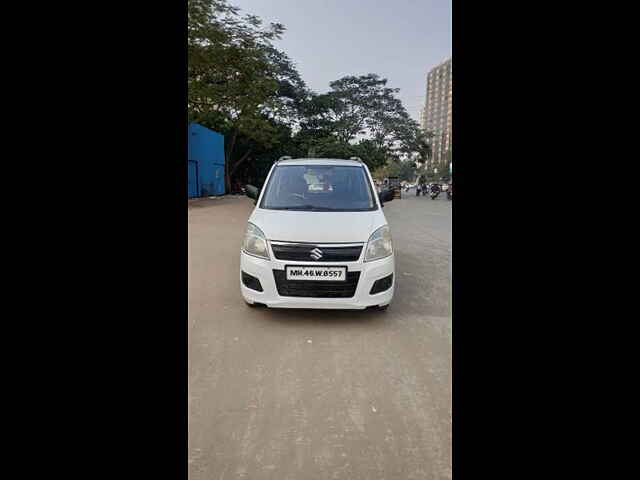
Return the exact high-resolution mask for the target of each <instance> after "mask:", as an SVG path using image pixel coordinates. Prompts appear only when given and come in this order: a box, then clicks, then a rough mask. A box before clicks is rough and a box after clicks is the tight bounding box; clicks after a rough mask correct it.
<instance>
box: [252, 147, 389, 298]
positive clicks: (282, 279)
mask: <svg viewBox="0 0 640 480" xmlns="http://www.w3.org/2000/svg"><path fill="white" fill-rule="evenodd" d="M283 158H284V159H281V160H279V161H278V162H276V163H275V164H274V165H273V167H272V168H271V170H270V172H269V175H268V176H267V179H266V182H265V187H264V188H263V189H262V190H261V191H260V190H258V189H257V188H256V187H253V186H251V185H247V196H249V197H250V198H253V199H254V200H256V207H255V208H254V210H253V212H252V213H251V216H250V217H249V222H248V225H247V231H246V234H245V238H244V242H243V245H242V249H241V253H240V289H241V292H242V296H243V297H244V299H245V301H246V302H247V304H248V305H250V306H255V305H266V306H267V307H278V308H328V309H364V308H367V307H374V308H375V307H377V308H379V309H385V308H386V307H387V306H388V305H389V304H390V303H391V300H392V298H393V293H394V288H395V281H394V273H395V261H394V255H393V245H392V241H391V232H390V231H389V226H388V225H387V220H386V218H385V216H384V213H382V205H383V202H385V201H390V200H392V198H393V191H392V190H387V191H383V192H382V193H380V194H378V193H377V191H376V187H375V184H374V182H373V179H372V178H371V174H370V172H369V169H368V168H367V166H366V165H365V164H364V163H363V162H362V161H361V160H360V159H358V158H355V157H354V158H352V159H350V160H339V159H324V158H313V159H291V158H290V157H283Z"/></svg>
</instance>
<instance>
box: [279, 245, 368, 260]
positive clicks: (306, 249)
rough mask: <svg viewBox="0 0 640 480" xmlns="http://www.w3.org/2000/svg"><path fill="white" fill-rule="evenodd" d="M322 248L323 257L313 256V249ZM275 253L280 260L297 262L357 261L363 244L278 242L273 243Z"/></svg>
mask: <svg viewBox="0 0 640 480" xmlns="http://www.w3.org/2000/svg"><path fill="white" fill-rule="evenodd" d="M316 248H318V249H320V251H321V255H322V256H321V257H319V256H318V255H314V256H313V257H312V256H311V254H312V250H315V249H316ZM271 249H272V250H273V255H274V256H275V257H276V258H277V259H278V260H293V261H296V262H316V261H318V262H356V261H358V259H359V258H360V252H362V245H356V246H349V247H340V246H335V247H318V246H317V245H314V244H308V245H303V244H290V245H284V244H276V243H271ZM318 257H319V258H318Z"/></svg>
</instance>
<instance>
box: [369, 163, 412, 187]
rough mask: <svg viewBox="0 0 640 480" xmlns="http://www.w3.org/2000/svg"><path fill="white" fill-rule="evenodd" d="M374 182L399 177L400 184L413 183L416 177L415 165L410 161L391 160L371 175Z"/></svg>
mask: <svg viewBox="0 0 640 480" xmlns="http://www.w3.org/2000/svg"><path fill="white" fill-rule="evenodd" d="M372 175H373V177H374V178H375V179H376V180H384V179H385V178H388V177H399V178H400V181H401V182H413V181H414V180H415V179H416V176H417V175H418V170H417V167H416V164H415V163H414V162H412V161H411V160H405V161H402V160H400V161H396V160H392V161H391V162H389V163H387V164H386V165H384V166H381V167H379V168H377V169H376V170H374V172H373V173H372Z"/></svg>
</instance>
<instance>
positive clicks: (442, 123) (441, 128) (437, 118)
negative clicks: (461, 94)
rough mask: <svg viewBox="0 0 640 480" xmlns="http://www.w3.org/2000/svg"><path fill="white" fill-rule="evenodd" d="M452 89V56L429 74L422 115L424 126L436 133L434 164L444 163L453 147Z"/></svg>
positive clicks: (434, 139)
mask: <svg viewBox="0 0 640 480" xmlns="http://www.w3.org/2000/svg"><path fill="white" fill-rule="evenodd" d="M451 91H452V76H451V58H447V59H445V60H444V61H443V62H442V63H440V64H439V65H436V66H435V67H433V68H432V69H431V70H430V71H429V73H428V74H427V96H426V100H425V108H424V111H423V113H422V115H421V120H422V122H421V123H422V128H423V129H424V130H425V131H428V132H433V133H434V137H433V142H432V147H433V161H434V164H441V165H442V164H444V163H445V162H446V159H447V153H448V152H449V150H450V149H451Z"/></svg>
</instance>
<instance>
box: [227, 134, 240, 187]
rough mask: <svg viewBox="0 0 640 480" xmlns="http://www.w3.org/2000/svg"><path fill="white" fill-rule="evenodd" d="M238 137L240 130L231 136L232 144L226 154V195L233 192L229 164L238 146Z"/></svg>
mask: <svg viewBox="0 0 640 480" xmlns="http://www.w3.org/2000/svg"><path fill="white" fill-rule="evenodd" d="M237 137H238V129H235V130H234V131H233V135H232V136H231V143H230V144H229V149H228V150H227V151H226V152H225V159H224V190H225V192H224V193H229V192H231V178H230V175H229V163H230V162H231V158H232V154H233V149H234V147H235V146H236V138H237Z"/></svg>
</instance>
